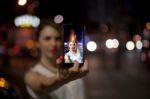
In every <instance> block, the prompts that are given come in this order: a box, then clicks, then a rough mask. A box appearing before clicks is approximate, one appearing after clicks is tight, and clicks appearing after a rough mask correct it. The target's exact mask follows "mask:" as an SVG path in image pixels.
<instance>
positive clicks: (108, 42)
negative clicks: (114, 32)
mask: <svg viewBox="0 0 150 99" xmlns="http://www.w3.org/2000/svg"><path fill="white" fill-rule="evenodd" d="M105 44H106V47H107V48H113V46H114V44H113V40H112V39H108V40H106V43H105Z"/></svg>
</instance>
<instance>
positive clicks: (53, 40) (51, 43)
mask: <svg viewBox="0 0 150 99" xmlns="http://www.w3.org/2000/svg"><path fill="white" fill-rule="evenodd" d="M50 46H52V47H56V40H55V39H52V40H51V41H50Z"/></svg>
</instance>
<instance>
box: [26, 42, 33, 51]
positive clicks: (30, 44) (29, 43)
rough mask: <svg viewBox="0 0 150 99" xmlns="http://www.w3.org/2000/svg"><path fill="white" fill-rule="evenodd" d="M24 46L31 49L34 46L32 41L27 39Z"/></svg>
mask: <svg viewBox="0 0 150 99" xmlns="http://www.w3.org/2000/svg"><path fill="white" fill-rule="evenodd" d="M26 47H27V48H28V49H32V48H33V47H34V41H33V40H27V42H26Z"/></svg>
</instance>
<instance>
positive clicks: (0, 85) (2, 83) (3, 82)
mask: <svg viewBox="0 0 150 99" xmlns="http://www.w3.org/2000/svg"><path fill="white" fill-rule="evenodd" d="M5 85H6V80H5V79H4V78H0V87H5Z"/></svg>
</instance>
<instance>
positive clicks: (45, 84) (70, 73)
mask: <svg viewBox="0 0 150 99" xmlns="http://www.w3.org/2000/svg"><path fill="white" fill-rule="evenodd" d="M37 34H38V35H37V37H38V40H37V43H38V45H39V49H40V52H41V56H40V60H39V62H38V63H37V64H36V65H35V66H34V67H33V68H31V69H30V70H29V71H28V72H27V73H26V74H25V83H26V85H27V91H28V93H29V94H30V95H31V97H32V98H33V99H84V98H85V97H84V88H83V81H82V80H81V79H80V78H81V77H83V76H85V75H86V74H87V73H88V71H89V67H88V61H87V60H85V62H84V66H82V67H79V63H78V62H77V61H76V60H75V61H74V65H73V66H72V67H70V68H63V67H64V66H62V64H61V63H62V60H63V56H61V54H62V45H63V41H62V37H63V36H62V32H61V29H60V28H59V26H57V25H56V24H54V23H53V22H50V21H49V20H48V19H46V20H43V21H42V22H41V24H40V26H39V28H38V32H37Z"/></svg>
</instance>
